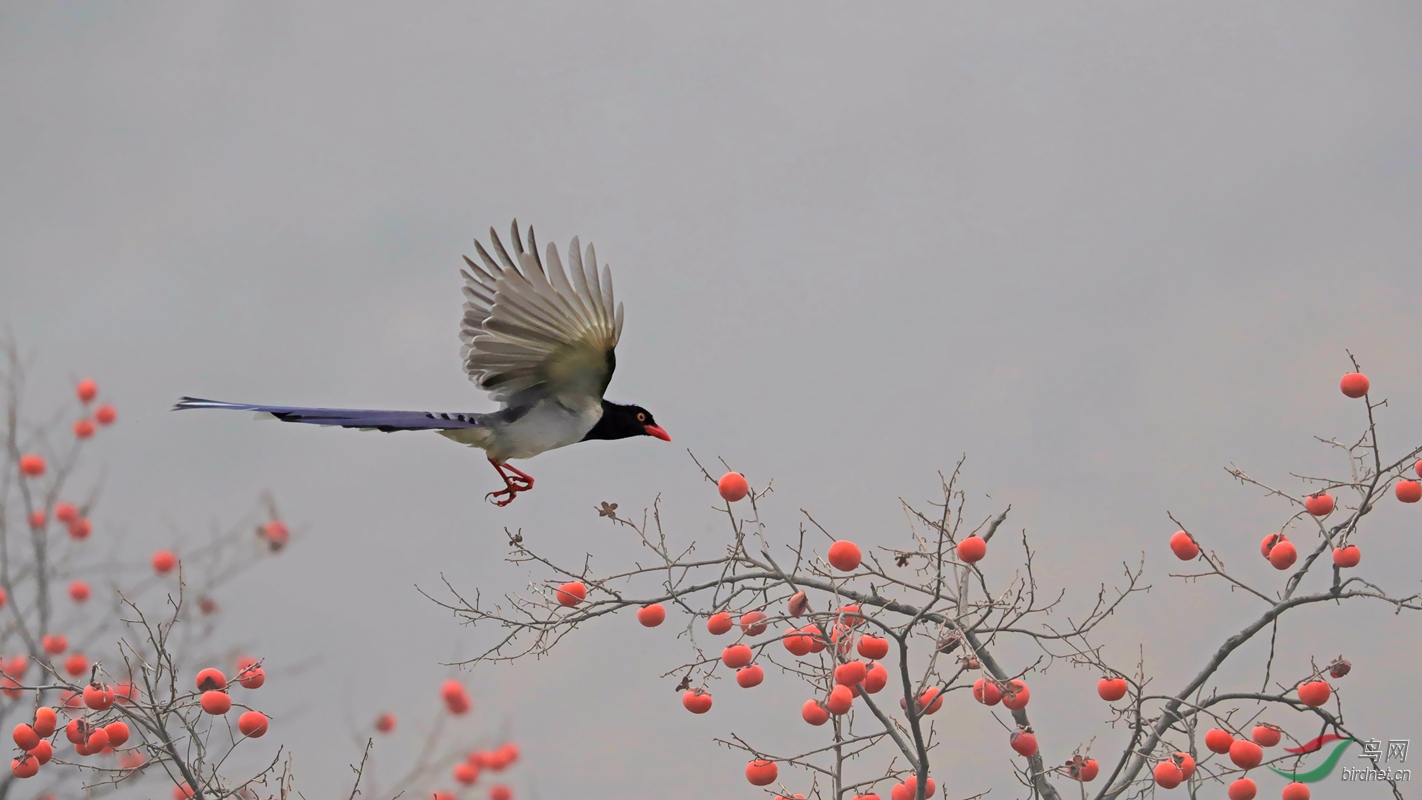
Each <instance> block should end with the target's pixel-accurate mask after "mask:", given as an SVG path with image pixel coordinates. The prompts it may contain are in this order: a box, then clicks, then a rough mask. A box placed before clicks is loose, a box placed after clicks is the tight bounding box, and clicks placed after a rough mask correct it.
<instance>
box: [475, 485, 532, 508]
mask: <svg viewBox="0 0 1422 800" xmlns="http://www.w3.org/2000/svg"><path fill="white" fill-rule="evenodd" d="M521 491H527V489H515V488H514V486H513V484H509V488H507V489H500V490H498V491H497V492H489V493H488V494H486V495H484V499H485V500H490V501H492V502H493V504H494V505H496V506H498V507H499V508H503V507H504V506H506V505H508V504H509V503H512V502H513V501H514V498H515V497H518V493H519V492H521ZM504 495H508V497H504V499H502V500H495V499H494V498H497V497H503V496H504Z"/></svg>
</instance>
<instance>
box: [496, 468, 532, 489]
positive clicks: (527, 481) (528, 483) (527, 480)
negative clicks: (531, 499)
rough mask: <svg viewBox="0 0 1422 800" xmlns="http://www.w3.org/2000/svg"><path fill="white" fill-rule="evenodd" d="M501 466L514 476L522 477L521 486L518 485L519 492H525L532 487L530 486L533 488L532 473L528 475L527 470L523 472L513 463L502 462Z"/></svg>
mask: <svg viewBox="0 0 1422 800" xmlns="http://www.w3.org/2000/svg"><path fill="white" fill-rule="evenodd" d="M503 466H504V469H506V470H508V471H509V472H512V473H513V474H514V475H515V476H517V477H519V478H521V479H522V483H523V486H520V487H519V491H520V492H526V491H528V490H529V489H532V488H533V476H532V475H529V474H528V473H527V472H524V471H523V470H521V469H519V468H518V467H515V466H514V465H513V464H504V465H503Z"/></svg>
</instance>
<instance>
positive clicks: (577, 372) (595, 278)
mask: <svg viewBox="0 0 1422 800" xmlns="http://www.w3.org/2000/svg"><path fill="white" fill-rule="evenodd" d="M489 238H490V241H491V244H492V246H493V249H494V253H495V254H496V255H497V256H498V258H497V259H495V258H494V256H491V255H490V254H489V251H488V250H485V249H484V246H483V245H482V244H480V243H479V242H478V241H475V242H474V247H475V249H476V250H478V252H479V260H480V261H481V262H482V264H476V263H475V262H474V261H473V260H471V259H470V258H469V257H468V256H465V257H464V262H465V263H466V264H468V265H469V269H467V270H460V274H462V275H463V276H464V281H465V285H464V296H465V298H466V302H465V303H464V323H463V329H462V330H461V332H460V339H461V340H462V341H463V342H464V347H463V349H462V350H461V353H460V355H461V356H462V357H463V359H464V371H465V372H466V373H467V374H468V375H469V379H470V380H471V381H473V382H474V384H475V385H476V386H478V387H479V388H481V389H484V390H486V391H488V392H489V393H490V395H491V396H492V397H493V398H494V399H495V400H497V401H499V402H502V403H504V404H506V405H515V404H521V403H522V402H525V401H527V400H529V399H532V398H535V397H539V396H549V395H570V394H573V395H586V396H590V397H592V398H594V399H601V398H602V395H603V392H605V391H607V384H608V383H609V382H610V381H611V380H612V372H613V370H614V369H615V368H616V366H617V361H616V358H615V357H614V355H613V350H614V348H616V347H617V340H618V339H619V338H621V336H622V304H621V303H617V302H615V301H614V300H613V296H612V273H611V271H610V270H608V268H607V267H606V266H603V268H602V275H601V276H599V275H598V268H597V255H596V254H595V253H594V252H593V247H592V245H588V247H587V252H586V255H584V254H583V253H580V252H579V250H580V246H579V244H578V239H577V237H573V241H572V244H571V245H569V248H568V261H569V265H570V266H571V267H572V270H571V273H572V279H571V280H569V276H568V274H567V273H565V272H564V270H563V262H562V260H561V259H560V258H559V257H558V249H557V248H556V247H555V246H553V245H552V244H550V245H548V249H547V264H546V267H545V264H544V262H543V261H541V260H540V259H539V258H538V244H537V241H536V240H535V239H534V236H533V228H531V227H530V228H529V229H528V249H527V250H525V249H524V243H523V239H522V238H521V237H520V236H519V232H518V220H514V223H513V246H514V252H513V254H512V256H511V255H510V254H509V252H508V251H507V250H505V249H504V245H503V242H501V241H499V236H498V234H497V233H495V232H494V230H493V229H492V228H490V229H489Z"/></svg>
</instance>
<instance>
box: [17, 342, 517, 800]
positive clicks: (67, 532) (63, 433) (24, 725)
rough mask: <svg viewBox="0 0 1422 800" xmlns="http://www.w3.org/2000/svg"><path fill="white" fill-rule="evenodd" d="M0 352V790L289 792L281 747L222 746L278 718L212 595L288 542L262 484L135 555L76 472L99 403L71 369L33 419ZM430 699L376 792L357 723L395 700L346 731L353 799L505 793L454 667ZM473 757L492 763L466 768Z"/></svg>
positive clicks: (380, 723)
mask: <svg viewBox="0 0 1422 800" xmlns="http://www.w3.org/2000/svg"><path fill="white" fill-rule="evenodd" d="M0 358H3V361H0V393H3V394H0V402H3V404H4V414H5V418H4V433H3V436H4V457H3V459H0V464H3V469H0V729H3V730H5V731H6V732H8V733H9V735H11V737H12V738H13V741H14V745H15V748H16V749H15V751H14V754H13V755H12V757H11V761H10V764H9V769H8V770H5V771H3V772H0V800H4V799H5V798H8V797H11V796H24V797H31V796H37V797H41V798H54V797H60V796H69V795H73V794H77V793H80V792H83V793H85V794H86V795H88V796H91V797H96V796H102V795H108V794H116V793H119V794H132V791H125V790H129V789H132V790H134V791H143V792H152V791H153V790H154V789H155V788H160V787H163V786H164V785H165V784H166V786H167V788H166V789H163V790H162V791H164V792H167V791H171V793H172V795H173V797H174V798H175V800H184V798H214V799H216V798H226V797H238V798H242V799H243V800H256V798H260V797H280V798H286V797H290V796H295V793H294V789H293V775H292V772H291V770H290V761H289V760H288V759H286V758H285V754H286V752H287V749H286V748H285V747H283V746H278V747H277V750H276V753H275V755H274V756H272V757H271V758H270V759H269V760H265V759H264V760H259V761H257V762H256V764H255V766H250V767H241V766H237V765H238V763H239V762H240V763H243V764H251V763H253V762H252V759H238V758H234V755H235V754H237V753H238V751H239V750H241V748H243V746H244V745H246V744H247V743H248V742H249V740H251V739H256V738H260V737H263V736H265V735H267V734H268V733H269V731H270V730H271V729H272V728H273V727H276V726H278V725H279V720H278V716H277V715H272V716H271V717H269V716H268V713H267V712H269V711H271V710H270V709H266V708H263V707H262V702H261V697H262V695H263V693H262V692H261V691H260V689H261V688H262V686H263V685H265V684H266V682H267V666H266V663H265V661H264V660H263V659H259V658H253V657H251V656H249V655H246V654H244V653H242V652H240V651H238V650H237V649H236V648H234V647H233V646H232V645H231V644H230V643H228V642H225V641H224V639H223V636H222V635H221V633H222V629H221V625H220V620H221V618H222V616H223V610H222V608H221V607H220V605H219V603H218V600H217V596H218V593H219V592H218V590H219V589H221V588H222V587H223V586H225V585H227V584H229V583H234V582H239V581H248V582H250V581H252V580H254V576H253V574H252V573H253V571H254V570H255V569H257V568H259V567H260V565H261V563H262V562H263V561H265V560H267V559H270V558H273V557H277V556H279V555H280V554H281V553H282V552H283V551H284V550H285V549H286V548H287V547H288V546H289V544H290V543H291V541H292V538H293V537H292V533H291V530H290V529H289V528H288V526H287V524H286V523H285V522H284V521H283V520H282V517H281V515H280V513H279V512H278V509H277V506H276V503H275V501H274V500H273V498H271V497H270V496H267V495H264V496H263V497H262V498H260V499H259V501H258V502H257V503H256V504H255V507H254V508H253V510H252V511H251V512H249V513H248V514H246V515H245V516H244V517H242V518H241V519H239V520H238V521H237V522H236V523H234V524H232V525H230V526H227V527H225V528H222V529H220V530H218V531H217V532H215V533H213V534H211V535H206V536H204V535H199V534H193V533H183V532H175V534H174V540H173V543H172V545H171V546H170V547H166V548H163V549H159V550H157V551H155V552H153V553H152V554H150V555H147V556H144V557H142V558H140V559H137V560H135V559H134V558H133V557H132V556H130V555H129V554H130V552H131V551H132V548H131V547H127V546H125V543H124V542H123V541H121V538H122V537H121V536H120V535H119V534H117V533H115V532H114V531H113V529H112V526H111V524H106V522H105V521H104V520H103V519H102V517H101V515H100V504H99V499H100V492H99V491H98V487H97V486H96V485H92V484H91V485H87V486H81V485H79V484H80V482H81V477H82V476H83V475H84V474H85V471H84V470H82V469H81V464H82V462H83V460H84V456H85V454H86V452H87V451H88V449H89V448H90V447H91V446H92V444H93V442H94V441H95V440H96V439H101V438H102V437H103V435H104V431H105V429H106V428H107V427H108V426H110V425H113V424H116V422H117V420H118V411H117V409H116V408H115V406H114V405H112V404H110V403H105V402H102V398H101V397H100V394H99V387H98V384H97V383H96V382H95V381H93V380H92V379H84V380H82V381H79V382H78V384H77V385H76V386H75V388H74V400H73V401H70V402H69V403H65V404H63V405H61V406H59V407H57V408H52V409H50V410H48V411H47V412H46V413H44V414H42V415H40V419H38V420H35V419H32V418H31V417H30V416H29V415H28V414H27V413H26V404H25V403H24V400H25V396H26V392H25V389H26V387H25V383H26V373H27V369H26V367H27V366H28V365H26V364H25V363H23V362H22V360H21V357H20V355H19V353H18V351H17V350H16V348H15V347H14V346H13V345H12V344H9V343H0ZM432 694H433V692H432ZM440 697H441V701H442V703H443V707H442V708H439V709H438V711H437V712H435V713H432V714H431V717H432V719H431V720H430V721H429V722H428V723H426V724H425V725H424V727H426V729H427V735H426V737H425V739H424V741H423V744H422V745H421V746H420V747H419V748H418V750H417V753H416V756H415V758H414V760H413V763H412V764H410V765H409V766H408V768H406V769H404V770H402V771H401V772H400V777H399V778H398V779H397V780H395V781H394V783H393V786H392V787H391V788H390V789H389V790H388V791H386V790H382V789H381V788H380V787H379V786H378V785H375V784H373V783H372V776H371V775H369V774H367V772H368V770H369V768H371V767H373V761H374V759H373V752H374V751H375V750H376V748H375V747H374V746H373V741H372V740H373V739H374V737H375V736H390V737H398V736H399V735H400V733H401V732H398V731H397V727H396V724H395V719H394V715H393V714H388V713H387V714H382V715H381V717H380V718H379V719H377V720H376V721H375V723H374V724H373V728H374V731H366V730H362V731H361V732H360V734H361V738H362V739H364V742H365V748H364V753H363V755H362V757H361V759H360V761H359V762H358V764H357V765H356V768H357V772H356V777H355V783H356V788H358V789H360V791H361V793H362V795H363V796H365V797H368V798H369V797H391V798H393V797H396V796H398V795H399V794H401V793H402V792H403V791H405V790H406V789H408V788H409V787H411V786H414V785H420V784H424V785H435V784H440V785H444V784H450V785H453V786H456V787H459V789H461V790H463V793H464V794H465V796H468V790H472V789H479V790H483V789H484V787H485V786H488V790H487V796H488V797H489V798H490V800H511V799H512V797H513V792H512V791H511V789H510V788H509V786H507V785H506V784H503V783H499V782H498V776H497V774H496V773H500V772H503V771H504V770H506V769H508V768H509V767H510V766H512V765H513V764H514V763H515V762H516V761H517V760H518V758H519V749H518V746H517V745H516V744H514V743H512V742H511V741H508V739H507V737H504V738H502V739H500V740H498V741H497V742H495V741H494V740H491V739H484V738H481V737H479V736H478V735H477V734H476V733H475V732H474V731H473V730H471V726H470V724H469V720H470V718H471V716H472V715H471V714H470V713H469V712H470V710H471V707H472V701H471V699H470V697H469V694H468V691H467V690H466V689H465V688H464V686H463V685H462V684H461V683H459V682H458V681H453V680H451V681H447V682H446V683H445V685H444V686H443V687H441V690H440ZM432 711H433V709H432ZM413 727H420V726H418V725H417V726H413ZM461 742H462V743H464V744H460V743H461ZM470 742H473V743H475V744H482V745H483V746H481V747H474V748H472V749H471V748H470V747H469V745H468V743H470ZM268 749H269V748H268ZM481 771H482V772H488V773H494V776H493V778H492V779H488V778H486V779H484V780H483V781H482V782H481V781H480V772H481ZM362 779H364V783H362ZM490 784H492V785H490ZM147 796H153V795H152V794H149V795H147ZM435 796H436V797H438V798H453V797H454V795H453V794H452V793H450V792H447V791H439V792H436V793H435Z"/></svg>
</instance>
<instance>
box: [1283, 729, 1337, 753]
mask: <svg viewBox="0 0 1422 800" xmlns="http://www.w3.org/2000/svg"><path fill="white" fill-rule="evenodd" d="M1342 738H1343V737H1342V736H1339V735H1338V734H1336V733H1325V734H1324V735H1322V736H1320V737H1318V738H1317V739H1314V740H1313V741H1311V742H1304V743H1303V746H1302V747H1285V748H1284V752H1286V753H1293V754H1294V755H1299V754H1301V753H1312V752H1313V751H1315V750H1317V749H1318V748H1320V747H1322V746H1324V745H1326V744H1328V743H1329V742H1334V741H1337V740H1339V739H1342Z"/></svg>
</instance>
